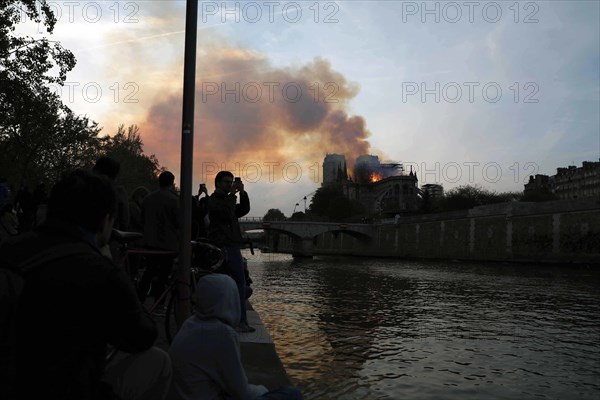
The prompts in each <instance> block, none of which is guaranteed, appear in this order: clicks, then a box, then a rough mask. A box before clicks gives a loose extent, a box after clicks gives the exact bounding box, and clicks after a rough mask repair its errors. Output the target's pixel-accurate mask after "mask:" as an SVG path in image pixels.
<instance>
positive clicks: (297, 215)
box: [290, 211, 306, 221]
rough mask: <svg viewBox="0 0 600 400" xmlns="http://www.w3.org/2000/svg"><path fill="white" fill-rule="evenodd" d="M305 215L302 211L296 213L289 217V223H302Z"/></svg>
mask: <svg viewBox="0 0 600 400" xmlns="http://www.w3.org/2000/svg"><path fill="white" fill-rule="evenodd" d="M305 218H306V215H305V214H304V213H303V212H302V211H296V212H295V213H293V214H292V216H291V217H290V221H304V219H305Z"/></svg>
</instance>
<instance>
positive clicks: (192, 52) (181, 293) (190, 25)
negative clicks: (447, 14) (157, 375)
mask: <svg viewBox="0 0 600 400" xmlns="http://www.w3.org/2000/svg"><path fill="white" fill-rule="evenodd" d="M197 32H198V0H187V2H186V11H185V56H184V67H183V117H182V127H181V182H180V189H181V197H180V199H179V201H180V208H181V218H182V221H181V243H180V248H179V249H180V250H179V271H178V275H179V276H178V282H180V283H179V286H178V288H177V289H178V290H177V293H178V299H177V307H176V310H175V318H176V320H177V326H181V324H182V323H183V321H185V319H186V318H187V317H189V316H190V313H191V307H190V266H191V259H192V247H191V243H190V242H191V239H192V166H193V158H194V103H195V94H196V35H197Z"/></svg>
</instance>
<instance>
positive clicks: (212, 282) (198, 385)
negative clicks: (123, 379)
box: [169, 274, 302, 400]
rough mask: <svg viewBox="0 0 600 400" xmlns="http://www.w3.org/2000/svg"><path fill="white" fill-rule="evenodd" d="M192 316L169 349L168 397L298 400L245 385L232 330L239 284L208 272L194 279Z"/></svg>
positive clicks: (288, 390)
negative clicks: (171, 368) (170, 381)
mask: <svg viewBox="0 0 600 400" xmlns="http://www.w3.org/2000/svg"><path fill="white" fill-rule="evenodd" d="M193 300H194V305H195V312H194V315H192V316H191V317H190V318H188V319H187V320H186V321H185V322H184V323H183V325H182V326H181V329H180V330H179V332H177V335H175V338H174V339H173V343H172V344H171V347H170V349H169V354H170V355H171V359H172V362H173V385H172V388H171V392H172V393H171V395H172V396H171V397H172V398H174V399H184V400H209V399H210V400H221V399H222V400H225V399H239V400H253V399H265V400H266V399H271V400H301V399H302V394H301V393H300V392H299V391H298V390H297V389H295V388H292V387H282V388H279V389H277V390H273V391H271V392H269V391H268V389H267V388H266V387H264V386H260V385H250V384H248V378H247V377H246V373H245V371H244V367H243V366H242V360H241V358H240V342H239V337H238V334H237V332H236V331H235V330H234V327H235V326H236V325H237V324H238V322H239V320H240V300H239V296H238V290H237V285H236V283H235V282H234V281H233V279H231V278H230V277H229V276H227V275H223V274H209V275H206V276H204V277H202V278H201V279H200V280H199V281H198V285H197V286H196V290H195V291H194V295H193Z"/></svg>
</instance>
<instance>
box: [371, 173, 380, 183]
mask: <svg viewBox="0 0 600 400" xmlns="http://www.w3.org/2000/svg"><path fill="white" fill-rule="evenodd" d="M382 179H383V176H381V175H379V174H378V173H376V172H373V173H372V174H371V179H370V180H371V183H375V182H379V181H380V180H382Z"/></svg>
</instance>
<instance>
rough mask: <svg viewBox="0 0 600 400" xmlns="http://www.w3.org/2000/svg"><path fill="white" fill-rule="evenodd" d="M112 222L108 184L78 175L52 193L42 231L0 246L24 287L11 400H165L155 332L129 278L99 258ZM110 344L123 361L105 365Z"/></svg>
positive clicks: (164, 359)
mask: <svg viewBox="0 0 600 400" xmlns="http://www.w3.org/2000/svg"><path fill="white" fill-rule="evenodd" d="M115 212H116V194H115V191H114V188H113V185H112V183H111V182H110V181H109V180H108V179H106V178H105V177H102V176H100V175H96V174H92V173H89V172H86V171H83V170H78V171H75V172H73V173H71V174H69V175H67V176H66V177H65V178H63V179H62V180H61V181H60V182H58V183H57V184H56V185H55V186H54V187H53V188H52V191H51V193H50V198H49V201H48V219H47V220H46V221H45V222H44V223H43V224H42V225H41V226H39V227H37V228H36V229H35V230H34V231H32V232H29V233H26V234H24V235H21V236H19V237H16V238H12V239H9V240H7V241H6V242H5V243H3V244H2V246H0V259H1V260H3V267H6V266H9V267H10V268H11V269H13V270H21V271H24V272H23V275H24V278H25V285H24V288H23V290H22V293H21V296H20V299H19V307H18V308H17V318H16V344H15V346H14V347H15V348H16V363H15V364H16V365H15V369H16V381H15V383H16V384H15V386H14V387H15V389H16V391H15V392H16V395H17V398H22V399H63V400H71V399H72V400H75V399H77V400H79V399H108V398H114V395H112V393H114V394H116V395H117V396H118V397H119V398H136V399H160V398H164V396H165V395H166V391H167V390H168V386H169V384H170V377H171V366H170V359H169V357H168V355H167V354H166V353H164V352H163V351H162V350H159V349H156V348H152V344H153V343H154V341H155V339H156V337H157V329H156V325H155V324H154V321H153V320H152V318H151V317H150V316H149V315H148V314H147V313H145V312H144V311H143V310H142V306H141V304H140V302H139V301H138V299H137V296H136V292H135V289H134V287H133V284H132V283H131V280H130V279H129V277H128V276H127V275H126V274H125V272H124V271H123V270H122V269H121V268H117V267H116V266H115V265H114V264H113V263H112V262H111V261H110V260H108V259H106V258H105V257H103V256H102V255H101V254H100V252H99V247H102V246H104V245H105V244H106V243H107V242H108V239H109V237H110V233H111V230H112V226H113V221H114V215H115ZM34 266H35V267H34ZM2 328H5V327H2ZM0 336H2V335H0ZM109 344H110V345H112V346H114V347H115V348H116V349H118V350H121V351H122V352H125V353H120V355H118V356H117V357H116V358H115V359H114V360H113V361H112V362H111V363H110V364H109V365H105V357H106V350H107V345H109ZM4 349H5V348H4V347H3V351H4ZM126 353H130V354H126ZM2 394H3V395H5V394H6V392H5V389H4V388H3V390H2Z"/></svg>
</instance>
